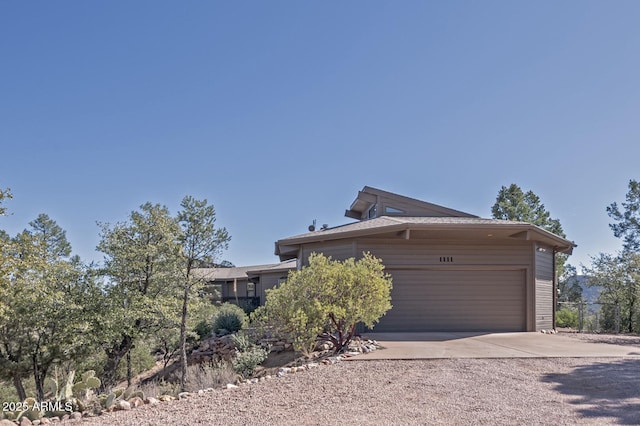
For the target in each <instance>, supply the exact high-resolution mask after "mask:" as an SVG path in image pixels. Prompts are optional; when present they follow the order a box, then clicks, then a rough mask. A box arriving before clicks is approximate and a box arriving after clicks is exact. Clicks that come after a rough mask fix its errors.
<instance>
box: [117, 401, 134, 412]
mask: <svg viewBox="0 0 640 426" xmlns="http://www.w3.org/2000/svg"><path fill="white" fill-rule="evenodd" d="M116 410H124V411H128V410H131V404H129V401H118V402H117V403H116Z"/></svg>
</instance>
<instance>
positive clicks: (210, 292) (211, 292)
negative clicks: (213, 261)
mask: <svg viewBox="0 0 640 426" xmlns="http://www.w3.org/2000/svg"><path fill="white" fill-rule="evenodd" d="M292 269H296V261H295V260H287V261H285V262H281V263H275V264H269V265H254V266H243V267H232V268H221V267H218V268H199V269H197V270H196V274H197V275H198V276H200V277H202V278H204V279H205V281H206V285H205V288H204V292H205V295H206V296H207V298H208V299H209V300H211V301H212V302H214V303H223V302H231V303H234V304H237V305H239V306H241V307H243V308H247V309H254V308H256V307H257V306H260V305H263V304H264V301H265V290H267V289H269V288H273V287H275V286H277V285H278V284H279V283H281V282H282V281H283V280H286V279H287V275H288V273H289V271H290V270H292Z"/></svg>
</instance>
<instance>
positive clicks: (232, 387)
mask: <svg viewBox="0 0 640 426" xmlns="http://www.w3.org/2000/svg"><path fill="white" fill-rule="evenodd" d="M237 387H238V386H236V385H234V384H233V383H227V389H236V388H237Z"/></svg>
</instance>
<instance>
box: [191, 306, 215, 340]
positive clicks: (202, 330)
mask: <svg viewBox="0 0 640 426" xmlns="http://www.w3.org/2000/svg"><path fill="white" fill-rule="evenodd" d="M216 315H218V307H216V306H214V305H212V304H211V303H202V304H201V305H200V306H199V307H198V309H197V310H196V312H195V313H194V317H195V318H198V319H199V321H198V323H197V324H196V326H195V327H194V329H193V331H195V332H196V334H197V335H198V337H199V338H200V340H202V339H204V338H205V337H208V336H209V335H210V334H211V333H212V332H213V331H215V330H214V328H213V323H214V321H215V318H216Z"/></svg>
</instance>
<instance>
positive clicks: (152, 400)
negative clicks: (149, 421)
mask: <svg viewBox="0 0 640 426" xmlns="http://www.w3.org/2000/svg"><path fill="white" fill-rule="evenodd" d="M159 402H160V401H159V400H157V399H156V398H154V397H152V396H149V397H147V398H146V399H145V400H144V403H145V404H149V405H156V404H158V403H159Z"/></svg>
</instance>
